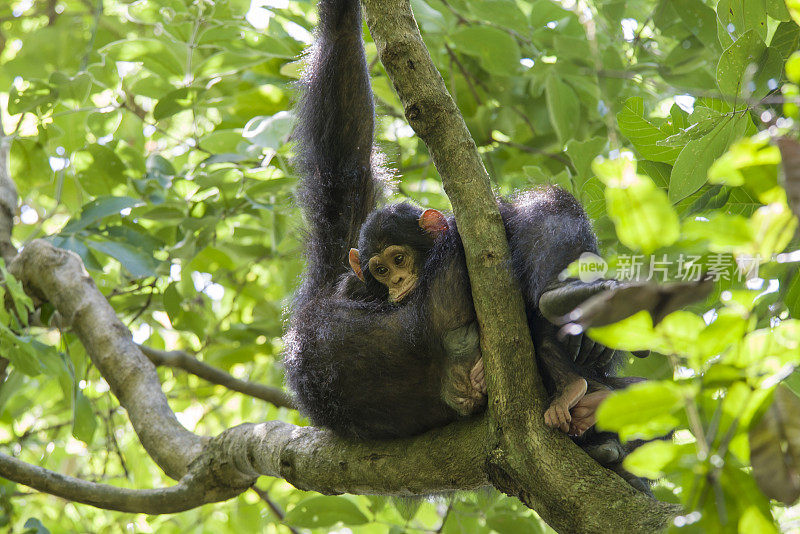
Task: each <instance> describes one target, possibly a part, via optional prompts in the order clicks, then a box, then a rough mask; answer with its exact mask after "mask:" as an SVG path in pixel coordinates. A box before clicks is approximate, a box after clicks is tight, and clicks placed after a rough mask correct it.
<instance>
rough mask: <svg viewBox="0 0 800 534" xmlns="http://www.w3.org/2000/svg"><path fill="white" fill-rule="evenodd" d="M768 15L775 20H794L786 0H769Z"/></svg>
mask: <svg viewBox="0 0 800 534" xmlns="http://www.w3.org/2000/svg"><path fill="white" fill-rule="evenodd" d="M767 15H769V16H770V17H772V18H773V19H775V20H781V21H789V20H792V16H791V15H790V14H789V10H788V9H786V2H785V1H784V0H767Z"/></svg>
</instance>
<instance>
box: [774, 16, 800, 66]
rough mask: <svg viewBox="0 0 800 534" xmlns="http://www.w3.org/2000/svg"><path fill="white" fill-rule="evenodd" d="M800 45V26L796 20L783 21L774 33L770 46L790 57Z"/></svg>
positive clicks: (782, 54)
mask: <svg viewBox="0 0 800 534" xmlns="http://www.w3.org/2000/svg"><path fill="white" fill-rule="evenodd" d="M798 45H800V27H798V26H797V24H795V23H794V22H781V23H780V24H778V27H777V28H776V29H775V33H774V34H773V35H772V40H771V41H770V42H769V47H770V48H774V49H775V50H777V51H778V52H779V53H780V54H781V56H783V57H788V56H789V54H791V53H792V52H794V51H795V50H797V47H798Z"/></svg>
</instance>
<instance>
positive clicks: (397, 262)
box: [394, 254, 406, 265]
mask: <svg viewBox="0 0 800 534" xmlns="http://www.w3.org/2000/svg"><path fill="white" fill-rule="evenodd" d="M404 259H406V257H405V256H403V255H402V254H398V255H397V256H395V257H394V264H395V265H402V264H403V260H404Z"/></svg>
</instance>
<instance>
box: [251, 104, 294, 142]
mask: <svg viewBox="0 0 800 534" xmlns="http://www.w3.org/2000/svg"><path fill="white" fill-rule="evenodd" d="M293 126H294V117H293V116H292V114H291V113H290V112H288V111H281V112H278V113H276V114H275V115H272V116H271V117H253V118H252V119H250V120H249V121H248V122H247V124H246V125H245V127H244V131H243V132H242V137H243V138H245V139H246V140H248V141H250V143H252V144H254V145H256V146H258V147H261V148H271V149H273V150H278V149H279V148H280V147H281V146H282V145H283V144H284V143H286V140H287V139H288V137H289V134H290V133H291V131H292V128H293Z"/></svg>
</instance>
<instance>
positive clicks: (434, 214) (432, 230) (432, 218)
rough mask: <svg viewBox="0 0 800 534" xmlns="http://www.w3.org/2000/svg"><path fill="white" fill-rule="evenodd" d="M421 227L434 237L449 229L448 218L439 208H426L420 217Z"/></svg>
mask: <svg viewBox="0 0 800 534" xmlns="http://www.w3.org/2000/svg"><path fill="white" fill-rule="evenodd" d="M419 227H420V228H422V229H423V230H425V231H426V232H428V233H429V234H431V235H432V236H434V237H436V236H439V235H441V234H443V233H445V232H446V231H447V230H448V227H447V219H445V217H444V215H443V214H442V212H441V211H437V210H425V211H424V212H423V213H422V215H420V217H419Z"/></svg>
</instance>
